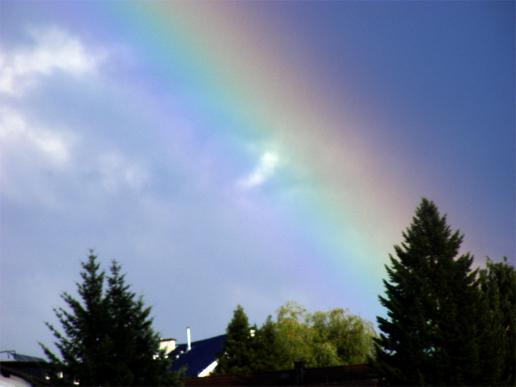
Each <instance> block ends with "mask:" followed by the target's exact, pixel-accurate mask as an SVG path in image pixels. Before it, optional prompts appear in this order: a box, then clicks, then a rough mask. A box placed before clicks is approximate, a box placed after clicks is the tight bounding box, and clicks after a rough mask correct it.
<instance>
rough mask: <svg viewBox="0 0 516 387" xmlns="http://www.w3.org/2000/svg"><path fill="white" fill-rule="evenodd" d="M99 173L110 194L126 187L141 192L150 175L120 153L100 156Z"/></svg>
mask: <svg viewBox="0 0 516 387" xmlns="http://www.w3.org/2000/svg"><path fill="white" fill-rule="evenodd" d="M98 171H99V173H100V176H101V181H102V184H103V186H104V188H105V189H106V190H107V191H108V192H115V191H117V190H118V189H119V188H120V187H122V186H124V185H126V186H129V187H130V188H132V189H134V190H140V189H142V188H143V186H144V185H145V183H146V182H147V180H148V173H147V171H146V170H145V169H144V168H143V167H142V166H141V165H139V164H137V163H135V162H132V161H130V160H129V159H127V158H126V157H125V156H124V155H122V154H121V153H119V152H108V153H105V154H102V155H100V156H99V159H98Z"/></svg>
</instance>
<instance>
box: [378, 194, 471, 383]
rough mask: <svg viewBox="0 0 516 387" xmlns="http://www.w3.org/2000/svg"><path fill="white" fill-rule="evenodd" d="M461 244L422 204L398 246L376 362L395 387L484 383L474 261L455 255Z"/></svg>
mask: <svg viewBox="0 0 516 387" xmlns="http://www.w3.org/2000/svg"><path fill="white" fill-rule="evenodd" d="M462 240H463V235H462V234H461V233H460V232H459V231H454V232H452V230H451V229H450V227H449V226H448V225H447V223H446V216H441V215H440V214H439V211H438V209H437V207H436V205H435V204H434V203H433V202H431V201H429V200H427V199H423V200H422V201H421V203H420V204H419V206H418V207H417V209H416V214H415V216H414V218H413V219H412V224H411V225H410V226H409V227H408V228H407V230H406V231H405V232H404V233H403V242H402V243H401V245H398V246H394V250H395V253H396V257H393V256H392V255H390V266H386V269H387V274H388V280H384V285H385V288H386V293H385V296H380V302H381V303H382V305H383V306H384V307H385V308H386V309H387V316H388V317H387V318H383V317H378V326H379V328H380V330H381V334H380V337H379V338H377V339H376V340H375V341H376V345H377V359H376V365H377V367H378V368H379V370H380V371H381V372H382V373H383V374H384V375H385V376H386V379H387V381H388V383H391V384H394V385H424V384H430V385H456V384H469V385H474V384H475V383H478V382H479V380H480V369H479V347H478V345H479V343H478V340H477V336H478V333H479V327H478V325H477V324H476V317H477V316H478V313H479V312H478V310H477V307H478V301H479V292H478V290H477V288H476V283H475V277H476V271H471V269H470V266H471V263H472V260H473V258H472V256H471V255H470V254H464V255H460V256H458V251H459V248H460V245H461V243H462Z"/></svg>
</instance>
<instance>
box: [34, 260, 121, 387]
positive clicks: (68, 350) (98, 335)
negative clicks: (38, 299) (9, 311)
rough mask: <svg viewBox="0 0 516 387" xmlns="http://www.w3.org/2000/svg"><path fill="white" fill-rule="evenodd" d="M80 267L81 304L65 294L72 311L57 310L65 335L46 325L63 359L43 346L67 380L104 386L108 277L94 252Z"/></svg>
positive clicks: (107, 371)
mask: <svg viewBox="0 0 516 387" xmlns="http://www.w3.org/2000/svg"><path fill="white" fill-rule="evenodd" d="M81 265H82V268H83V271H82V272H81V278H82V283H80V284H77V292H78V294H79V296H80V297H81V301H82V302H80V301H78V300H76V299H75V298H73V297H72V296H71V295H70V294H69V293H66V292H65V293H63V294H62V295H61V298H62V299H63V300H64V302H65V303H66V304H67V305H68V307H69V308H70V310H71V311H70V312H69V311H67V310H65V309H64V308H61V307H60V308H56V309H54V312H55V314H56V316H57V318H58V320H59V322H60V323H61V325H62V327H63V329H64V334H62V333H61V332H59V331H58V330H57V329H56V328H55V327H54V326H53V325H52V324H49V323H46V325H47V326H48V328H49V329H50V330H51V331H52V333H53V334H54V336H55V338H56V339H57V342H56V343H55V344H56V347H57V348H58V349H59V352H60V354H61V359H60V358H58V356H56V355H55V354H54V353H52V352H51V351H50V350H49V349H48V348H47V347H46V346H44V345H42V344H40V345H41V346H42V348H43V350H44V352H45V354H46V355H47V357H48V358H49V359H50V361H51V362H53V363H54V364H55V365H56V366H57V367H58V369H62V370H65V371H66V375H67V377H70V378H73V379H74V380H80V381H81V382H82V383H83V384H87V385H94V384H96V385H102V384H105V383H106V381H107V380H108V374H109V370H108V368H109V367H107V360H108V358H109V350H110V345H111V344H110V338H109V336H108V335H107V332H108V327H109V321H108V318H107V316H108V313H107V305H106V302H105V299H104V297H103V293H104V290H103V288H104V276H105V274H104V272H103V271H101V270H100V266H99V264H98V263H97V257H96V256H95V255H94V254H93V252H91V253H90V255H89V257H88V260H87V262H86V263H82V264H81Z"/></svg>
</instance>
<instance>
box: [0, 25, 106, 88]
mask: <svg viewBox="0 0 516 387" xmlns="http://www.w3.org/2000/svg"><path fill="white" fill-rule="evenodd" d="M30 36H31V37H32V40H33V45H32V46H30V47H22V48H16V49H12V50H9V51H7V50H1V51H0V93H4V94H7V95H12V96H20V95H22V94H23V93H24V92H25V91H26V90H27V89H28V88H30V87H31V86H33V85H34V84H35V83H37V81H38V79H39V78H41V77H42V76H49V75H51V74H53V73H55V72H63V73H67V74H70V75H73V76H77V75H83V74H87V73H92V72H94V71H95V70H96V69H97V68H98V65H99V64H100V63H101V62H102V60H103V59H104V57H105V55H104V54H103V53H100V52H92V51H91V50H89V49H87V48H86V47H85V46H84V45H83V43H82V42H81V41H80V40H79V39H77V38H76V37H74V36H72V35H69V34H68V33H66V32H65V31H63V30H61V29H58V28H55V27H54V28H47V29H40V30H33V31H30Z"/></svg>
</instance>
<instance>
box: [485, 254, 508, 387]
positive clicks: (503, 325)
mask: <svg viewBox="0 0 516 387" xmlns="http://www.w3.org/2000/svg"><path fill="white" fill-rule="evenodd" d="M479 282H480V289H481V291H482V303H481V307H482V313H481V315H480V316H479V321H480V323H481V324H482V335H481V340H482V341H481V346H482V359H481V360H482V375H483V381H484V382H485V384H486V385H502V386H509V385H510V386H514V385H516V356H515V355H516V349H515V348H516V269H515V268H514V267H512V266H510V265H509V264H508V263H507V258H506V257H504V259H503V261H502V262H497V263H495V262H492V261H491V260H489V259H488V260H487V263H486V268H485V269H482V270H480V281H479Z"/></svg>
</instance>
